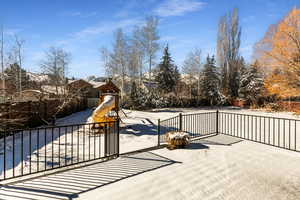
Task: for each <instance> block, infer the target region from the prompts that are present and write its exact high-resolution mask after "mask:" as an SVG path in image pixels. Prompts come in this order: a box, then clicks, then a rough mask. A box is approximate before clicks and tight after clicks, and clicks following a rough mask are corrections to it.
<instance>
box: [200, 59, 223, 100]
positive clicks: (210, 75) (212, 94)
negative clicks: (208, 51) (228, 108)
mask: <svg viewBox="0 0 300 200" xmlns="http://www.w3.org/2000/svg"><path fill="white" fill-rule="evenodd" d="M202 75H203V78H202V81H201V90H202V96H203V97H204V99H205V100H207V101H208V102H209V103H210V105H219V104H222V103H223V102H224V96H223V95H222V94H221V92H220V79H219V73H218V70H217V67H216V61H215V58H214V56H213V57H211V58H210V57H209V56H207V59H206V64H205V65H204V68H203V71H202Z"/></svg>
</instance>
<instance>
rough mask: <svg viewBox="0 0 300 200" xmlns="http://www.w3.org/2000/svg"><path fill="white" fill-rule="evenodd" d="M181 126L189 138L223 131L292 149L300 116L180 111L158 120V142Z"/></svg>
mask: <svg viewBox="0 0 300 200" xmlns="http://www.w3.org/2000/svg"><path fill="white" fill-rule="evenodd" d="M178 130H182V131H185V132H188V133H189V134H190V136H191V137H192V138H196V137H200V136H206V135H211V134H225V135H230V136H234V137H239V138H242V139H246V140H251V141H254V142H259V143H263V144H267V145H271V146H275V147H280V148H284V149H288V150H293V151H300V143H299V141H300V120H297V119H288V118H276V117H269V116H259V115H247V114H239V113H230V112H219V111H216V112H207V113H195V114H185V115H182V114H180V115H179V116H175V117H173V118H170V119H166V120H163V121H160V120H159V121H158V145H160V144H161V143H164V142H166V133H167V132H169V131H178Z"/></svg>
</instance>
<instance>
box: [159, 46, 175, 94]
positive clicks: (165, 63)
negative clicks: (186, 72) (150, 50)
mask: <svg viewBox="0 0 300 200" xmlns="http://www.w3.org/2000/svg"><path fill="white" fill-rule="evenodd" d="M179 77H180V74H179V72H178V68H177V66H176V65H175V64H174V63H173V60H172V58H171V55H170V53H169V47H168V45H167V46H166V47H165V49H164V54H163V56H162V61H161V63H160V64H159V65H158V72H157V74H156V77H155V80H156V81H157V82H158V85H159V87H158V88H159V89H160V91H161V92H162V93H168V92H174V91H175V88H176V84H177V82H178V80H179Z"/></svg>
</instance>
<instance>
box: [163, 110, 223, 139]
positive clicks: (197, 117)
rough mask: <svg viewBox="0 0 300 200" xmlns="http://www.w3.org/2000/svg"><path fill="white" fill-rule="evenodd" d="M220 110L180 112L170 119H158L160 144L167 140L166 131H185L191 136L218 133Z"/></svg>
mask: <svg viewBox="0 0 300 200" xmlns="http://www.w3.org/2000/svg"><path fill="white" fill-rule="evenodd" d="M217 113H218V112H205V113H194V114H179V115H178V116H175V117H173V118H170V119H166V120H163V121H160V120H159V121H158V123H159V125H158V144H160V143H164V142H166V133H167V132H170V131H178V130H180V131H184V132H187V133H189V135H190V137H191V138H196V137H200V136H206V135H211V134H215V133H217V130H218V129H217V121H218V119H217V118H218V114H217Z"/></svg>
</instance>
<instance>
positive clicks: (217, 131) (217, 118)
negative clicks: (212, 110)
mask: <svg viewBox="0 0 300 200" xmlns="http://www.w3.org/2000/svg"><path fill="white" fill-rule="evenodd" d="M216 133H217V134H219V110H217V112H216Z"/></svg>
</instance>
